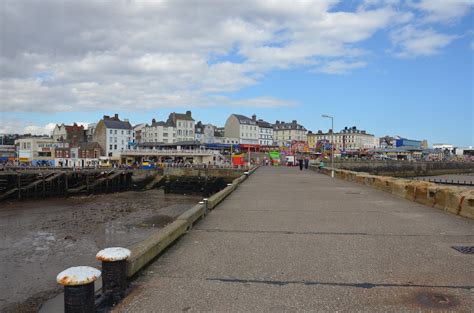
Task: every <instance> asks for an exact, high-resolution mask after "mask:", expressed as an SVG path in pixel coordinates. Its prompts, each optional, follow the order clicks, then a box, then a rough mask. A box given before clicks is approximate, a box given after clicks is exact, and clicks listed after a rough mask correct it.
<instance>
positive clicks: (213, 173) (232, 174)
mask: <svg viewBox="0 0 474 313" xmlns="http://www.w3.org/2000/svg"><path fill="white" fill-rule="evenodd" d="M163 171H164V175H168V176H179V177H181V176H194V177H196V176H202V177H228V178H236V177H239V176H241V175H242V173H243V172H244V171H246V170H245V169H237V168H187V167H166V168H164V169H163Z"/></svg>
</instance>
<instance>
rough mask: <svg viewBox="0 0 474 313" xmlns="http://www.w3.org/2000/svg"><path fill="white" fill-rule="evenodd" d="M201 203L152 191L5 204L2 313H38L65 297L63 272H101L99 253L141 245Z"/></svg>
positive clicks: (1, 209)
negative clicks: (94, 268)
mask: <svg viewBox="0 0 474 313" xmlns="http://www.w3.org/2000/svg"><path fill="white" fill-rule="evenodd" d="M200 199H201V197H199V196H183V195H175V194H164V192H163V191H162V190H150V191H146V192H134V191H129V192H124V193H116V194H107V195H92V196H84V197H71V198H68V199H49V200H38V201H25V202H10V203H8V202H3V203H0V279H1V281H2V283H1V284H0V312H36V311H37V310H38V308H39V306H40V305H41V303H43V302H44V301H45V300H46V299H48V298H51V297H53V296H54V295H55V294H57V293H58V292H60V291H61V288H60V287H59V286H58V285H57V283H56V281H55V279H56V275H57V274H58V273H59V272H61V271H62V270H64V269H66V268H68V267H71V266H78V265H91V266H97V267H98V266H99V265H100V264H99V262H97V261H96V260H95V254H96V253H97V252H98V251H99V250H100V249H103V248H106V247H112V246H125V247H126V246H129V245H131V244H133V243H135V242H137V241H140V240H141V239H143V238H145V237H146V236H147V234H148V233H149V232H150V231H152V230H154V229H156V228H160V227H163V226H164V225H166V224H168V223H169V222H171V221H173V220H174V218H175V217H177V216H178V215H180V214H181V213H182V212H184V211H185V210H187V209H188V208H190V207H191V206H193V205H194V204H196V203H197V202H198V201H200Z"/></svg>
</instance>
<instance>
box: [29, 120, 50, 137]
mask: <svg viewBox="0 0 474 313" xmlns="http://www.w3.org/2000/svg"><path fill="white" fill-rule="evenodd" d="M55 126H56V123H48V124H46V125H43V126H37V125H28V126H26V127H25V128H24V129H23V133H24V134H32V135H51V133H52V132H53V129H54V127H55Z"/></svg>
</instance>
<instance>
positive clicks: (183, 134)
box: [166, 111, 195, 142]
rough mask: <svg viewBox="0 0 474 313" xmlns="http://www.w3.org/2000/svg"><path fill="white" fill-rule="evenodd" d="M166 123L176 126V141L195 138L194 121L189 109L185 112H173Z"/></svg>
mask: <svg viewBox="0 0 474 313" xmlns="http://www.w3.org/2000/svg"><path fill="white" fill-rule="evenodd" d="M166 123H167V124H168V125H171V126H173V127H175V128H176V142H181V141H194V140H195V135H194V125H195V122H194V119H193V117H192V115H191V111H186V113H185V114H181V113H175V112H173V113H171V114H170V115H169V117H168V121H167V122H166Z"/></svg>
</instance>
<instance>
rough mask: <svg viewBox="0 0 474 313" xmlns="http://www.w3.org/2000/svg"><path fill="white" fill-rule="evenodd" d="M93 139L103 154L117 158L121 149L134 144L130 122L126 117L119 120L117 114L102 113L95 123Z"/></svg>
mask: <svg viewBox="0 0 474 313" xmlns="http://www.w3.org/2000/svg"><path fill="white" fill-rule="evenodd" d="M93 141H95V142H97V143H99V145H100V147H101V148H102V154H103V155H105V156H106V157H114V158H118V157H120V152H121V151H122V150H128V149H131V147H133V146H134V145H135V132H134V131H133V129H132V125H131V124H130V122H129V121H128V120H127V119H125V120H123V121H121V120H120V119H119V117H118V114H115V115H114V116H113V117H110V116H108V115H104V117H103V119H101V120H100V121H99V123H97V126H96V129H95V132H94V135H93Z"/></svg>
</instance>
